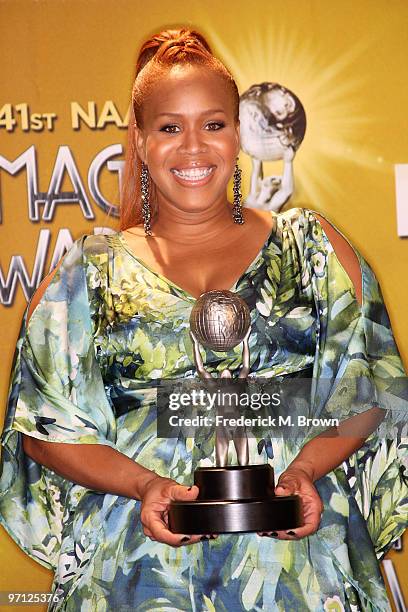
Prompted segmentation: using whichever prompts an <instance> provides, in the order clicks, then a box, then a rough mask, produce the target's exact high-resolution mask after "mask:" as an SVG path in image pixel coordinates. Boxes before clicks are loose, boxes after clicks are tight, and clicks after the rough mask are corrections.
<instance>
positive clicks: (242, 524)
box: [168, 290, 302, 534]
mask: <svg viewBox="0 0 408 612" xmlns="http://www.w3.org/2000/svg"><path fill="white" fill-rule="evenodd" d="M250 325H251V319H250V312H249V308H248V306H247V304H246V302H245V301H244V300H243V299H242V298H240V297H239V296H238V295H237V294H235V293H233V292H231V291H227V290H222V291H219V290H215V291H208V292H206V293H203V294H202V295H201V296H200V298H199V299H198V300H197V301H196V303H195V305H194V307H193V309H192V312H191V316H190V328H191V331H190V335H191V338H192V340H193V343H194V360H195V364H196V367H197V372H198V374H199V376H200V378H201V379H202V380H205V381H206V383H207V384H210V385H211V382H212V381H214V378H213V376H212V375H211V374H210V373H209V372H207V371H206V370H205V368H204V366H203V363H202V359H201V355H200V350H199V343H201V344H202V345H203V346H205V347H207V348H210V349H211V350H214V351H227V350H229V349H231V348H234V347H235V346H237V345H238V344H239V343H241V342H242V343H243V352H242V367H241V369H240V372H239V374H238V378H239V379H241V380H242V379H246V378H247V376H248V373H249V371H250V364H249V356H250V354H249V345H248V338H249V333H250ZM220 378H221V379H224V380H225V381H226V382H227V381H228V379H230V380H231V379H233V377H232V373H231V371H230V370H228V369H225V370H223V371H222V372H221V375H220ZM233 380H235V379H233ZM227 384H228V383H227ZM230 440H232V441H233V443H234V446H235V450H236V454H237V460H238V464H239V465H228V446H229V442H230ZM215 458H216V466H215V467H199V468H198V469H197V470H196V471H195V472H194V484H195V485H197V486H198V487H199V495H198V498H197V499H196V500H194V501H192V502H171V503H170V505H169V512H168V519H169V529H170V531H172V532H173V533H185V534H201V533H204V534H205V533H239V532H250V531H260V532H262V531H276V530H281V529H285V530H286V529H294V528H296V527H300V526H301V525H302V505H301V499H300V497H299V496H297V495H290V496H285V497H283V496H275V494H274V471H273V468H272V466H271V465H269V464H255V465H249V464H248V461H249V451H248V437H247V435H246V432H244V434H242V433H239V434H237V432H236V431H232V432H231V431H230V430H228V428H217V429H216V439H215Z"/></svg>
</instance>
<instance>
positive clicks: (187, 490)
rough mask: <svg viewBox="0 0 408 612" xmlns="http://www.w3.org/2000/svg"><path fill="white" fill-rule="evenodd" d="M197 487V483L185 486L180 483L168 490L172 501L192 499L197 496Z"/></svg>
mask: <svg viewBox="0 0 408 612" xmlns="http://www.w3.org/2000/svg"><path fill="white" fill-rule="evenodd" d="M198 493H199V489H198V487H197V485H193V486H192V487H185V486H184V485H181V484H175V485H174V486H172V488H171V491H170V497H171V499H172V500H174V501H194V500H195V499H196V498H197V497H198Z"/></svg>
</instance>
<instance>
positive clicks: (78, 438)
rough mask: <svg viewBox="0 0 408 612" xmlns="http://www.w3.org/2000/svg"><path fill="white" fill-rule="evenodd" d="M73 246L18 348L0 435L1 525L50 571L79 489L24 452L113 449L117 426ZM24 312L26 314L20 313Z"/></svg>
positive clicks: (82, 267)
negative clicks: (62, 446) (44, 447)
mask: <svg viewBox="0 0 408 612" xmlns="http://www.w3.org/2000/svg"><path fill="white" fill-rule="evenodd" d="M86 240H87V237H83V238H81V239H80V240H78V241H76V242H75V243H74V245H73V246H72V248H71V249H70V250H69V251H68V253H67V254H66V255H65V257H64V259H63V261H62V263H61V265H60V266H59V268H58V271H57V273H56V274H55V275H54V277H53V279H52V280H51V282H50V284H49V285H48V287H47V289H46V291H45V292H44V295H43V297H42V299H41V300H40V302H39V304H38V305H37V307H36V308H35V310H34V312H33V314H32V316H31V318H30V320H29V321H28V323H27V311H26V313H25V316H24V318H23V322H22V327H21V331H20V336H19V339H18V342H17V347H16V352H15V357H14V364H13V370H12V375H11V384H10V392H9V398H8V405H7V412H6V418H5V424H4V430H3V433H2V437H1V443H2V447H3V452H2V472H1V478H0V522H1V524H2V525H3V526H4V527H5V529H6V530H7V531H8V533H9V534H10V535H11V537H12V538H13V539H14V540H15V541H16V542H17V544H18V545H19V546H20V547H21V548H23V550H24V551H25V552H26V553H27V554H29V555H30V556H31V557H32V558H33V559H34V560H36V561H38V562H39V563H41V564H42V565H45V566H46V567H51V568H55V566H56V560H57V556H58V551H59V548H60V544H61V533H62V529H63V524H64V512H67V511H69V504H68V498H69V497H70V500H71V501H70V503H71V505H72V500H73V499H74V497H75V496H72V495H71V492H72V489H73V488H74V489H75V490H76V495H77V497H78V498H79V497H80V496H81V494H82V493H83V492H84V491H85V490H86V489H84V488H83V487H80V486H79V485H74V484H73V483H72V482H69V481H67V480H65V479H64V478H62V477H60V476H58V475H57V474H55V473H54V472H53V471H51V470H49V469H47V468H45V467H44V466H41V465H39V464H38V463H36V462H35V461H33V460H32V459H31V458H30V457H28V456H27V455H26V454H25V453H24V450H23V446H22V436H21V433H24V434H26V435H28V436H33V437H34V438H38V439H39V440H44V441H48V442H62V443H67V444H105V445H108V446H111V447H115V439H116V427H115V418H114V413H113V411H112V408H111V405H110V403H109V401H108V399H107V396H106V393H105V388H104V382H103V379H102V375H101V371H100V368H99V366H98V363H97V361H96V357H95V352H94V345H93V328H94V322H93V320H92V317H91V308H90V296H89V295H88V285H87V265H86V258H85V256H84V243H85V242H86ZM27 310H28V309H27Z"/></svg>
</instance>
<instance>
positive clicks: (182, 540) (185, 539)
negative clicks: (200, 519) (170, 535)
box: [180, 536, 190, 542]
mask: <svg viewBox="0 0 408 612" xmlns="http://www.w3.org/2000/svg"><path fill="white" fill-rule="evenodd" d="M189 539H190V536H184V537H183V538H181V540H180V542H188V541H189Z"/></svg>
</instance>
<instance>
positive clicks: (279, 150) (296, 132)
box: [239, 82, 306, 161]
mask: <svg viewBox="0 0 408 612" xmlns="http://www.w3.org/2000/svg"><path fill="white" fill-rule="evenodd" d="M239 118H240V134H241V147H242V150H243V151H244V153H247V154H248V155H251V157H254V158H255V159H258V160H261V161H276V160H279V159H283V157H284V154H285V149H288V148H289V147H291V148H292V149H293V150H294V151H297V149H298V148H299V146H300V144H301V142H302V140H303V137H304V135H305V131H306V113H305V109H304V108H303V105H302V103H301V101H300V100H299V98H298V97H297V96H296V95H295V94H294V93H293V92H292V91H290V89H287V88H286V87H283V85H280V84H279V83H269V82H265V83H259V84H256V85H252V86H251V87H250V88H249V89H247V91H245V92H244V93H243V94H242V95H241V97H240V103H239Z"/></svg>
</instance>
